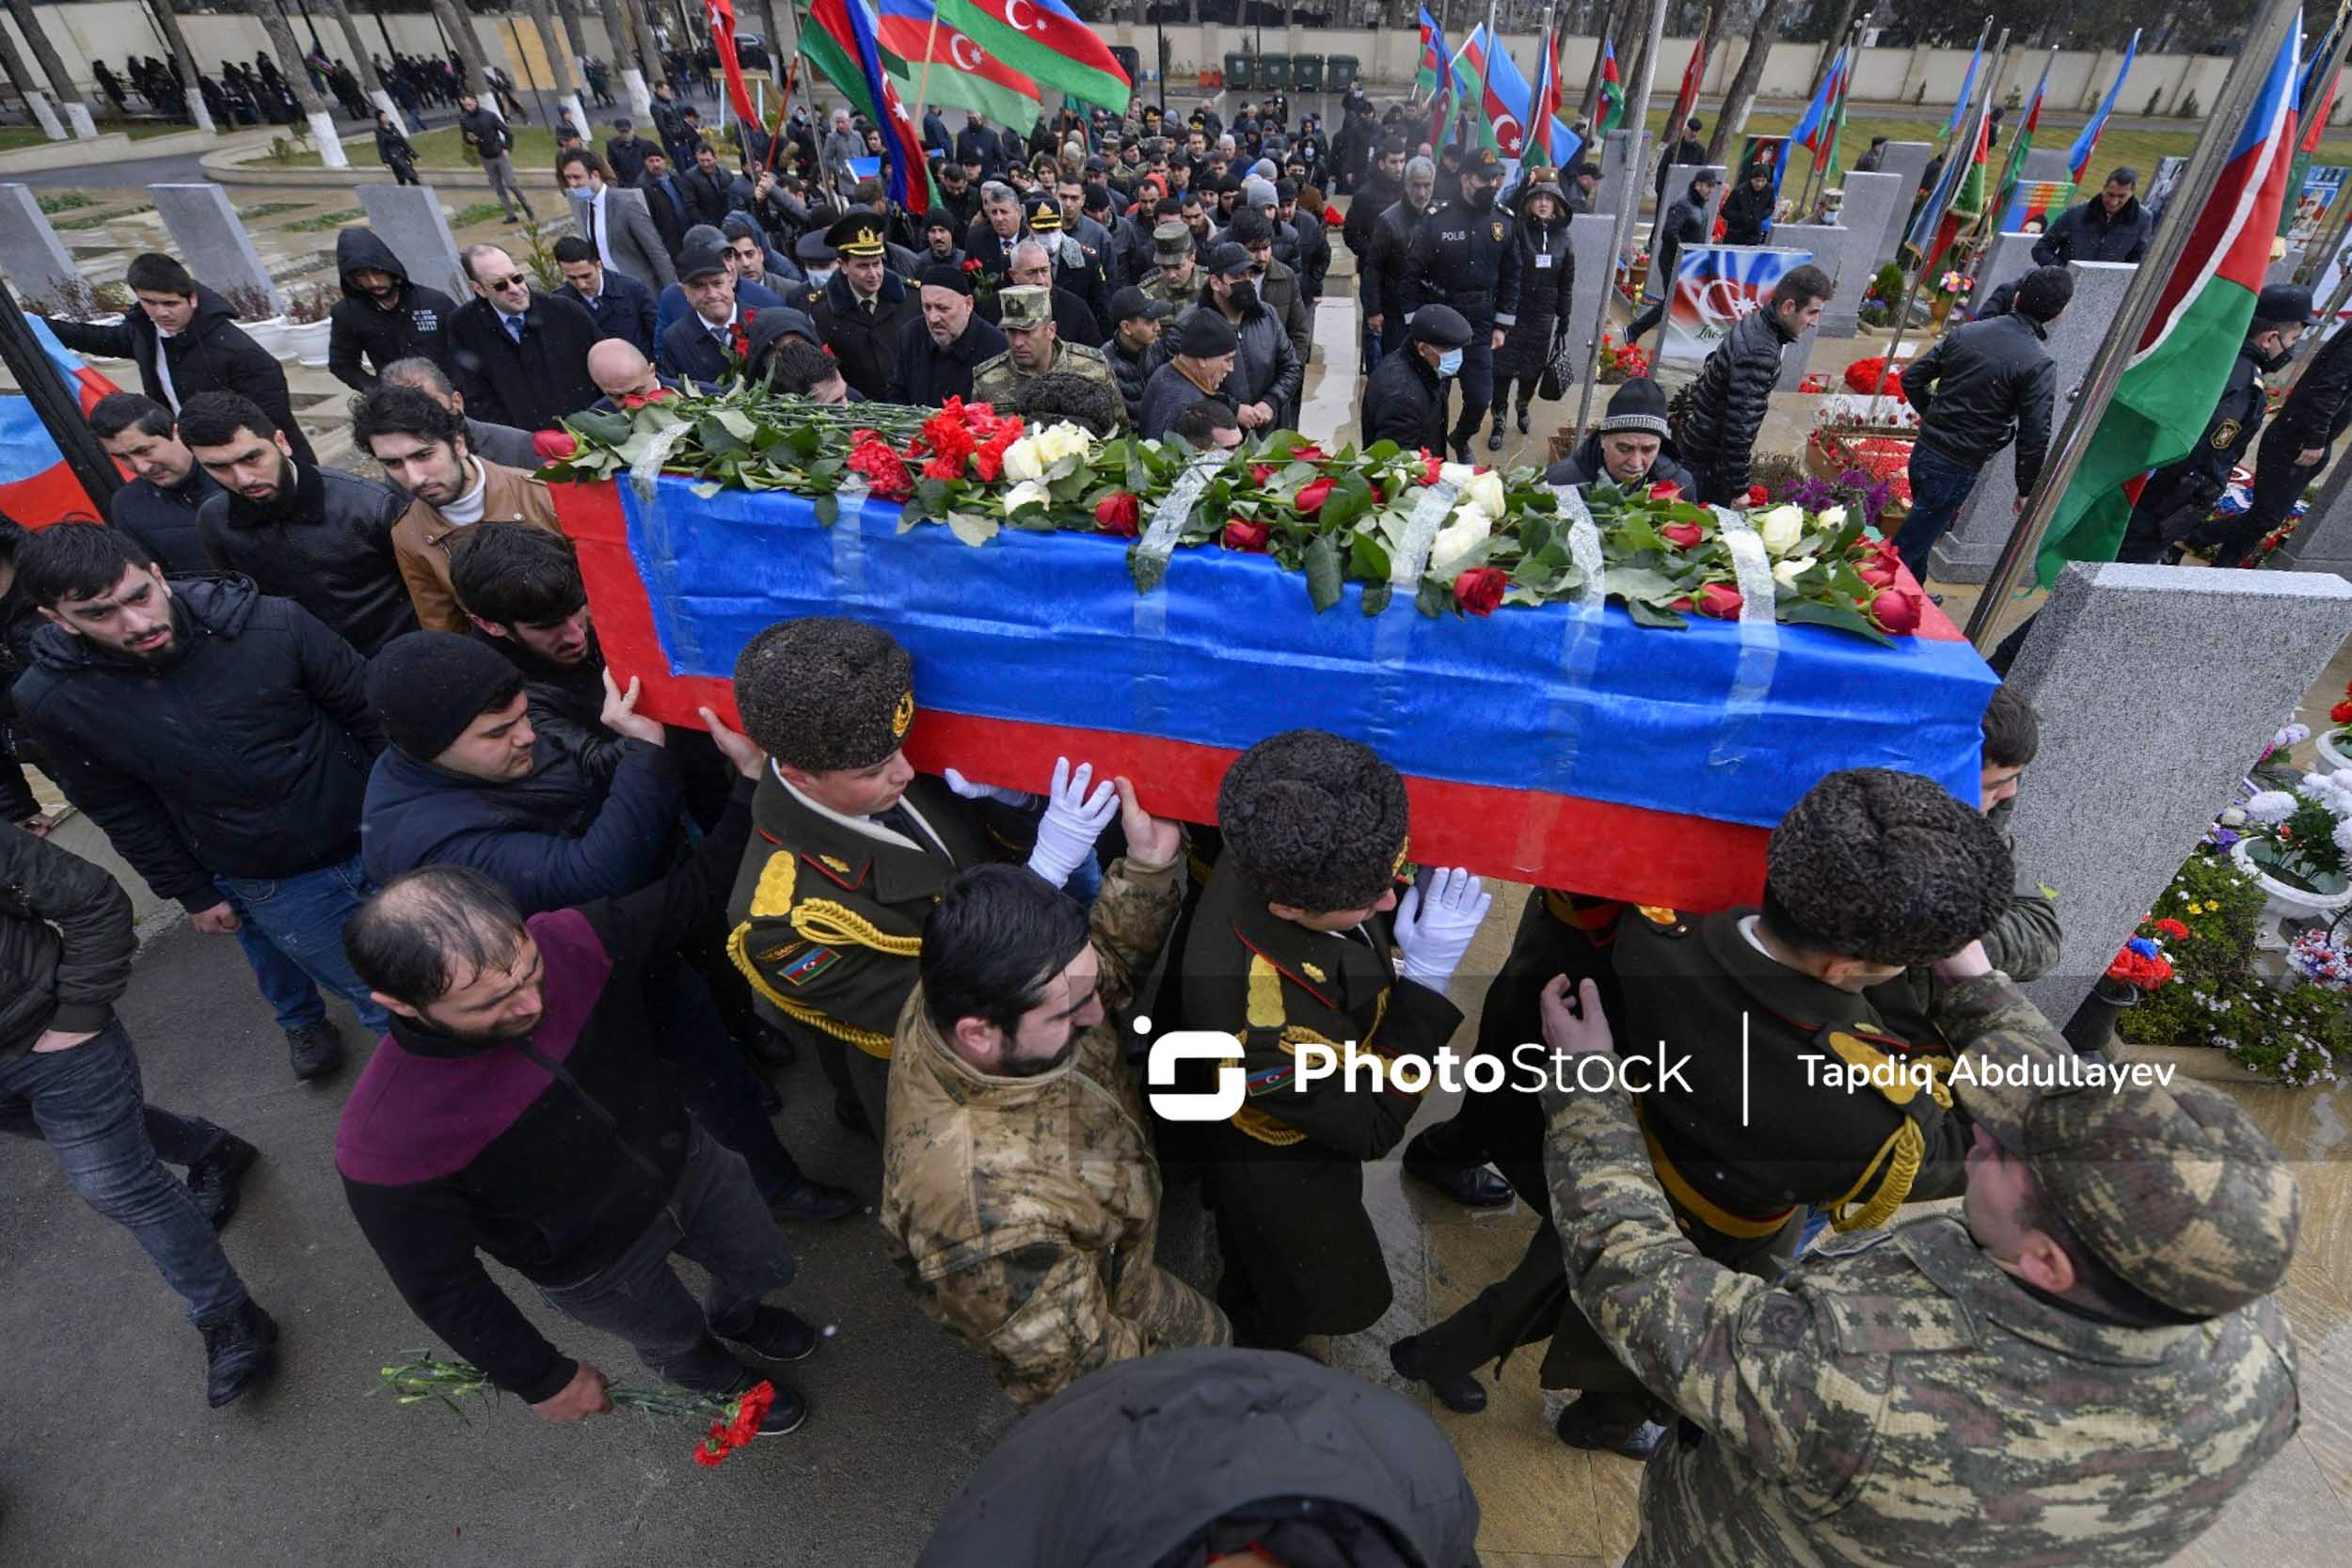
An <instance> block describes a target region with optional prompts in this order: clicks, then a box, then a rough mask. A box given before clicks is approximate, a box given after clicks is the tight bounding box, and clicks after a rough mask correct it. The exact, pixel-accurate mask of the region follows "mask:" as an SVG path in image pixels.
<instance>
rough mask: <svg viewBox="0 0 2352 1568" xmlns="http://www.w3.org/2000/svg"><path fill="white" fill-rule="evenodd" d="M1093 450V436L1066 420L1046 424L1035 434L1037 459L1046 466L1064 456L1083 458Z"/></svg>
mask: <svg viewBox="0 0 2352 1568" xmlns="http://www.w3.org/2000/svg"><path fill="white" fill-rule="evenodd" d="M1093 450H1094V437H1093V436H1089V434H1087V432H1086V430H1085V429H1084V428H1083V427H1081V426H1079V425H1074V424H1072V423H1071V422H1070V421H1069V420H1062V421H1061V422H1060V423H1058V424H1051V425H1047V426H1046V427H1045V428H1044V429H1043V430H1041V431H1039V432H1038V435H1037V460H1038V462H1039V463H1040V464H1041V465H1043V466H1044V467H1048V468H1050V467H1053V466H1054V465H1055V464H1057V463H1058V462H1060V461H1061V460H1062V459H1063V458H1065V457H1076V458H1081V459H1083V458H1084V457H1085V456H1086V455H1087V454H1088V453H1089V452H1090V451H1093Z"/></svg>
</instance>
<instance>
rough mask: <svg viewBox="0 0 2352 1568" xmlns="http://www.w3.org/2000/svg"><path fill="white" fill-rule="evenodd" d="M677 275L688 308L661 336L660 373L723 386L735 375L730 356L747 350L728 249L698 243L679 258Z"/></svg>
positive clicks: (709, 384) (742, 353)
mask: <svg viewBox="0 0 2352 1568" xmlns="http://www.w3.org/2000/svg"><path fill="white" fill-rule="evenodd" d="M677 273H678V289H679V292H680V293H684V294H685V296H686V303H687V306H688V309H687V312H686V314H684V315H682V316H680V317H679V318H678V319H677V320H675V321H674V322H672V323H671V324H670V327H669V330H668V331H666V332H664V333H662V334H661V354H660V360H659V363H660V367H661V373H662V374H664V375H667V376H680V377H685V378H687V379H690V380H692V381H694V382H695V383H697V384H699V385H701V386H706V387H707V386H712V385H716V384H718V383H721V382H723V381H725V380H726V379H727V378H728V377H729V376H730V375H731V374H732V373H733V367H732V366H731V365H730V364H729V363H728V356H729V355H730V354H732V355H734V356H736V357H737V358H738V359H740V358H741V357H742V356H744V354H745V352H746V350H747V346H748V337H747V334H746V333H745V330H744V322H743V308H742V306H741V304H740V303H739V302H738V301H737V299H736V297H735V271H734V269H733V268H731V267H729V266H728V265H727V254H726V252H725V251H724V250H723V249H721V248H720V247H719V246H718V245H711V244H708V243H707V242H702V241H697V242H695V243H694V244H692V245H688V246H687V247H686V253H685V254H684V255H683V256H681V257H680V258H679V259H678V267H677Z"/></svg>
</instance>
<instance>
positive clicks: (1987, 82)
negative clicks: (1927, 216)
mask: <svg viewBox="0 0 2352 1568" xmlns="http://www.w3.org/2000/svg"><path fill="white" fill-rule="evenodd" d="M2008 49H2009V29H2008V28H2006V27H2004V28H2002V29H2001V41H2000V43H1999V44H1998V45H1997V46H1996V48H1995V50H1994V57H1995V58H1996V59H1997V58H1998V57H1999V56H2000V55H2002V54H2005V53H2007V52H2008ZM1998 74H2000V73H1999V72H1998V71H1986V72H1985V73H1984V102H1983V103H1979V104H1978V106H1977V109H1976V112H1975V113H1973V114H1967V115H1963V116H1962V117H1961V118H1962V119H1963V123H1965V124H1966V125H1967V127H1968V139H1967V145H1968V156H1969V158H1970V159H1971V160H1972V161H1973V160H1974V159H1975V157H1976V155H1977V143H1978V142H1979V140H1980V139H1981V138H1982V137H1983V135H1984V121H1985V119H1986V118H1987V117H1988V116H1990V115H1991V114H1992V113H1993V79H1994V77H1995V76H1997V75H1998ZM1969 102H1970V103H1975V102H1976V100H1975V99H1974V98H1973V97H1972V98H1971V99H1970V100H1969ZM1960 145H1961V144H1960V143H1958V142H1954V143H1953V144H1952V146H1953V147H1955V148H1957V147H1959V146H1960ZM1945 156H1946V158H1947V160H1948V159H1949V158H1950V157H1951V154H1950V153H1948V152H1947V153H1946V154H1945ZM1947 172H1948V166H1947ZM1966 178H1967V177H1966V176H1965V175H1963V176H1961V179H1963V180H1964V179H1966ZM1937 182H1938V183H1939V184H1940V183H1942V178H1941V176H1939V177H1938V180H1937ZM1952 197H1953V199H1955V200H1957V199H1958V198H1959V197H1960V182H1959V181H1955V182H1953V184H1952ZM1928 199H1929V200H1931V201H1932V200H1934V199H1935V198H1934V196H1933V194H1932V193H1931V194H1930V196H1929V198H1928ZM1944 211H1945V212H1947V213H1948V212H1950V211H1951V206H1950V204H1949V203H1948V202H1947V204H1946V205H1945V208H1944ZM1943 221H1944V219H1943V214H1937V215H1936V222H1937V224H1938V225H1941V224H1942V223H1943ZM1905 243H1908V241H1907V240H1906V242H1905ZM1897 254H1900V251H1899V250H1898V252H1897ZM1927 280H1928V256H1927V252H1926V251H1924V250H1923V251H1921V252H1920V253H1919V270H1918V271H1917V272H1916V273H1915V274H1913V275H1912V278H1911V287H1910V289H1909V290H1907V291H1906V292H1905V293H1904V294H1903V308H1902V309H1900V310H1899V311H1897V312H1896V315H1895V336H1894V338H1893V340H1892V341H1889V342H1888V343H1887V345H1886V364H1885V366H1884V367H1883V369H1882V370H1881V371H1880V372H1879V377H1878V383H1877V385H1876V386H1874V387H1872V388H1870V406H1869V408H1868V409H1867V411H1866V412H1865V413H1864V415H1863V419H1864V420H1866V421H1867V420H1875V419H1877V418H1878V417H1879V400H1880V399H1881V398H1883V397H1884V396H1885V395H1886V372H1887V371H1891V370H1894V369H1896V365H1895V357H1896V352H1897V351H1898V350H1899V349H1900V348H1901V347H1902V346H1903V337H1904V335H1905V334H1906V333H1908V332H1909V331H1910V330H1911V310H1912V307H1913V306H1915V305H1916V304H1918V303H1919V290H1920V287H1921V286H1922V285H1923V284H1925V283H1926V282H1927Z"/></svg>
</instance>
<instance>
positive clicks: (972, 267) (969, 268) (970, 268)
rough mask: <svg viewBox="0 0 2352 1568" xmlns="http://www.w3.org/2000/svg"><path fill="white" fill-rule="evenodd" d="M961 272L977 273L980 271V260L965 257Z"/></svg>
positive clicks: (975, 257) (974, 257) (973, 257)
mask: <svg viewBox="0 0 2352 1568" xmlns="http://www.w3.org/2000/svg"><path fill="white" fill-rule="evenodd" d="M963 270H964V271H966V272H977V271H979V270H980V259H979V258H978V257H977V256H972V257H967V258H965V260H964V263H963Z"/></svg>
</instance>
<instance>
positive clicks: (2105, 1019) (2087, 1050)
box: [2058, 974, 2139, 1056]
mask: <svg viewBox="0 0 2352 1568" xmlns="http://www.w3.org/2000/svg"><path fill="white" fill-rule="evenodd" d="M2138 1005H2139V990H2138V988H2137V987H2136V986H2133V985H2132V984H2130V983H2129V982H2128V981H2123V980H2118V979H2115V978H2114V977H2112V976H2110V975H2106V974H2102V975H2100V976H2099V980H2098V983H2097V984H2096V985H2094V986H2092V987H2091V988H2090V995H2089V996H2086V997H2084V998H2083V1004H2082V1006H2079V1007H2076V1008H2075V1009H2074V1017H2072V1018H2070V1019H2068V1020H2067V1021H2066V1027H2065V1028H2063V1029H2061V1030H2059V1031H2058V1033H2059V1034H2061V1035H2063V1036H2064V1037H2066V1043H2067V1044H2069V1045H2071V1046H2073V1047H2074V1054H2075V1055H2077V1056H2088V1055H2090V1054H2092V1053H2094V1052H2096V1053H2104V1052H2105V1051H2106V1048H2107V1047H2108V1046H2109V1045H2110V1044H2112V1043H2114V1039H2115V1025H2116V1022H2117V1021H2118V1020H2120V1019H2121V1018H2122V1016H2123V1010H2124V1009H2125V1008H2126V1007H2136V1006H2138Z"/></svg>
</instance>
